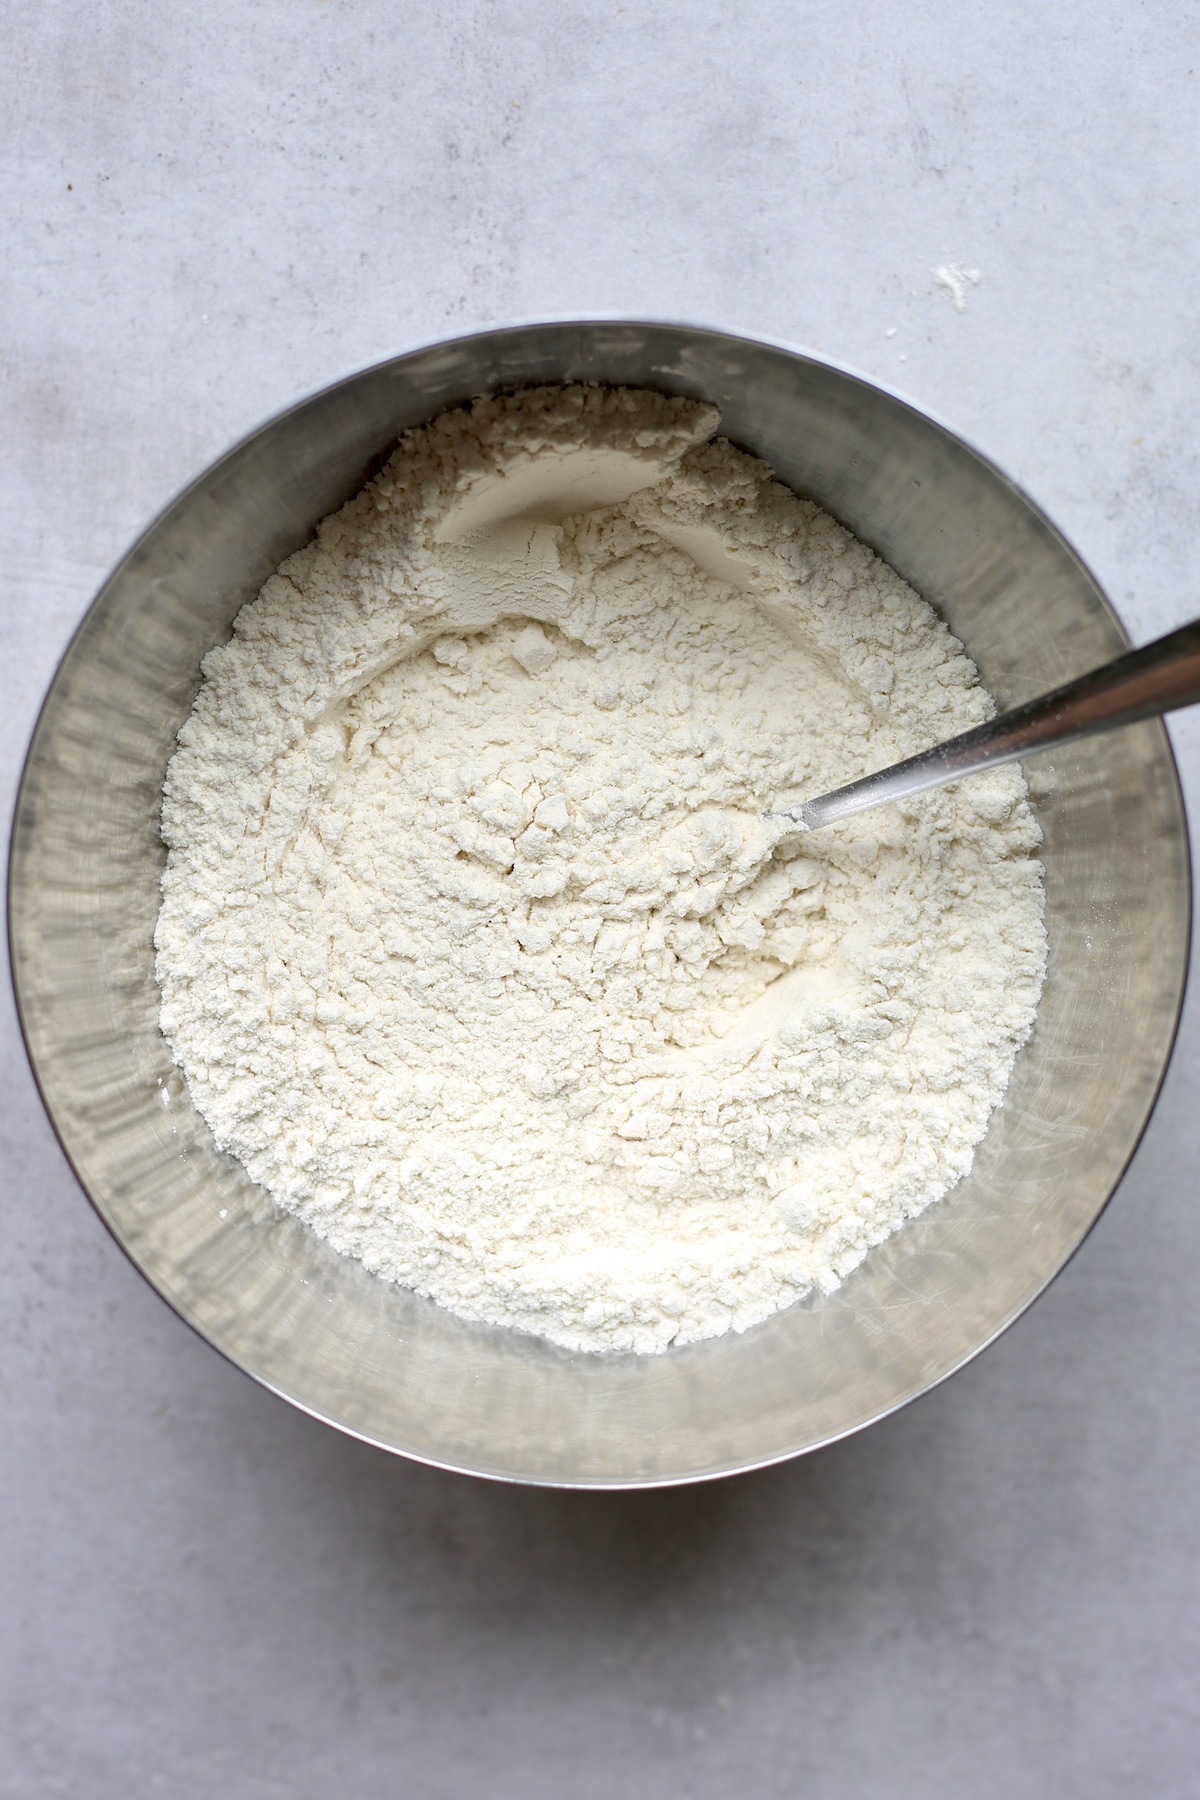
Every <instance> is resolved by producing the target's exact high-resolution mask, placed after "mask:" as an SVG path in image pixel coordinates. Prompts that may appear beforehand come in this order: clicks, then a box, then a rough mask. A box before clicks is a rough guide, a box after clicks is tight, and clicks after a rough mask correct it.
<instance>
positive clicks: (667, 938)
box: [156, 387, 1045, 1351]
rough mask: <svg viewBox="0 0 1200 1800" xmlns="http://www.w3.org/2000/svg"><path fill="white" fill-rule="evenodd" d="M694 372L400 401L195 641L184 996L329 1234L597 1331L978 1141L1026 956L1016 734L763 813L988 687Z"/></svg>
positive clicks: (170, 1032) (849, 771) (470, 1304)
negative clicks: (286, 542)
mask: <svg viewBox="0 0 1200 1800" xmlns="http://www.w3.org/2000/svg"><path fill="white" fill-rule="evenodd" d="M717 424H718V417H717V414H716V413H715V412H714V411H713V410H712V409H711V408H709V407H704V406H700V405H697V404H694V403H692V402H689V401H685V400H680V399H668V398H665V397H663V396H661V395H657V394H653V393H648V392H632V391H626V390H606V389H594V388H579V387H574V388H554V389H540V390H534V391H530V392H525V393H520V394H517V395H515V396H512V397H508V398H497V399H489V400H484V401H479V402H476V403H475V404H474V405H473V406H471V407H469V408H466V409H463V410H460V411H456V412H451V413H448V414H446V415H444V416H443V417H442V418H440V419H438V420H437V421H435V422H434V424H432V425H430V426H429V427H427V428H425V429H423V430H420V431H416V432H413V433H410V434H409V435H408V436H407V437H406V438H405V439H404V440H403V442H402V443H401V445H400V447H399V449H398V450H397V451H396V453H395V455H394V456H393V457H392V459H391V460H390V462H389V463H388V464H387V466H386V467H385V468H384V470H383V471H382V473H381V474H379V475H378V476H377V477H376V478H375V480H374V481H372V482H371V484H370V485H369V486H368V487H367V488H366V489H365V490H364V491H363V492H362V493H361V494H359V495H358V496H357V497H356V498H355V499H354V500H352V501H350V502H349V504H348V505H346V506H344V507H343V508H342V509H341V511H340V512H338V513H336V514H334V515H333V516H332V517H330V518H328V519H326V520H325V521H324V523H323V524H322V525H321V527H320V529H319V530H318V532H317V534H316V538H315V540H314V542H313V543H311V544H310V545H308V546H307V547H306V548H305V549H303V550H301V551H298V552H297V553H296V555H294V556H292V557H289V559H288V560H287V561H286V562H285V563H284V564H283V566H282V567H281V568H280V570H279V571H278V573H277V574H275V575H273V576H272V577H271V579H270V580H269V581H268V582H267V583H266V585H265V587H264V588H263V590H262V592H261V594H260V595H259V596H258V598H257V599H256V600H254V601H253V602H251V604H249V605H248V606H246V607H245V608H244V609H243V610H242V612H241V613H240V614H239V616H238V618H237V620H236V621H235V623H234V629H233V635H232V637H231V639H230V641H229V642H228V643H227V644H224V645H222V646H221V647H220V648H218V649H216V650H213V651H212V652H210V654H209V655H208V656H207V657H206V658H205V660H204V665H203V672H204V681H203V685H202V686H201V689H200V692H199V694H198V696H197V699H196V704H195V708H194V710H193V712H192V714H191V717H190V718H189V719H188V721H187V723H186V724H185V726H184V727H183V729H182V731H181V732H180V734H179V747H178V750H177V752H176V754H175V756H174V757H173V759H172V761H171V764H170V767H169V769H168V772H167V778H166V784H165V788H164V797H163V811H162V830H163V836H164V839H165V841H166V843H167V845H168V849H169V856H168V861H167V867H166V872H165V875H164V877H163V904H162V912H161V915H160V918H159V922H158V929H157V935H156V945H157V971H158V978H159V982H160V984H161V988H162V996H163V999H162V1015H161V1016H162V1027H163V1031H164V1033H165V1034H166V1037H167V1039H168V1041H169V1043H170V1045H171V1048H172V1051H173V1054H174V1056H175V1058H176V1060H177V1062H178V1063H179V1065H180V1067H181V1068H182V1069H183V1071H184V1073H185V1075H186V1077H187V1081H188V1085H189V1088H190V1090H191V1094H192V1097H193V1099H194V1101H195V1103H196V1105H197V1107H198V1108H199V1110H200V1112H201V1113H202V1115H203V1116H204V1118H205V1119H206V1120H207V1121H208V1123H209V1125H210V1126H211V1128H212V1131H213V1133H214V1136H215V1138H216V1141H217V1143H218V1144H219V1145H220V1146H221V1147H222V1148H223V1149H225V1150H227V1151H229V1152H231V1153H232V1154H233V1155H234V1156H235V1157H237V1158H238V1159H239V1160H240V1162H241V1163H242V1164H243V1165H244V1166H245V1168H246V1169H247V1170H248V1171H249V1173H250V1175H251V1176H252V1177H253V1178H254V1180H255V1181H257V1182H259V1183H261V1184H262V1185H263V1186H264V1187H265V1188H266V1189H267V1190H268V1191H269V1192H270V1193H271V1194H272V1195H273V1196H274V1197H275V1199H276V1200H277V1201H278V1202H279V1204H280V1205H282V1206H284V1207H286V1208H287V1209H289V1210H290V1211H292V1212H294V1213H296V1214H298V1215H299V1216H300V1217H301V1218H302V1219H304V1220H306V1221H307V1222H308V1223H309V1224H310V1225H311V1226H312V1227H313V1228H314V1229H315V1230H316V1231H318V1232H319V1233H320V1234H321V1235H322V1236H323V1237H325V1238H327V1239H328V1240H329V1242H330V1243H331V1244H332V1245H333V1246H334V1247H335V1248H336V1249H338V1250H339V1251H342V1252H344V1253H345V1254H347V1255H351V1256H356V1257H359V1258H361V1260H362V1261H363V1262H364V1263H365V1264H366V1266H367V1267H368V1268H369V1269H372V1270H375V1271H377V1272H378V1273H379V1274H380V1275H382V1276H385V1277H387V1278H388V1279H391V1280H394V1281H398V1282H402V1283H404V1284H405V1285H406V1286H408V1287H412V1288H415V1289H416V1290H417V1291H418V1292H419V1293H422V1294H426V1295H429V1296H430V1297H432V1299H434V1300H435V1301H437V1302H439V1303H440V1304H441V1305H443V1306H445V1307H448V1308H450V1309H451V1310H453V1311H454V1312H456V1313H459V1314H461V1315H463V1316H464V1317H467V1318H472V1319H482V1320H488V1321H493V1322H496V1323H500V1324H505V1325H510V1326H515V1327H518V1328H520V1329H522V1330H526V1331H532V1332H538V1333H541V1334H542V1335H544V1336H545V1337H548V1338H551V1339H553V1340H554V1341H555V1342H557V1343H560V1344H565V1345H568V1346H571V1347H573V1348H577V1349H585V1350H603V1349H618V1350H639V1351H656V1350H662V1349H665V1348H666V1347H667V1346H668V1345H671V1344H682V1343H687V1342H689V1341H691V1340H693V1339H697V1338H704V1337H711V1336H715V1335H717V1334H719V1333H721V1332H724V1331H727V1330H729V1329H731V1328H732V1329H734V1330H743V1329H745V1328H746V1327H747V1326H750V1325H753V1324H755V1323H756V1322H757V1321H759V1320H761V1319H764V1318H766V1317H767V1316H768V1315H769V1314H771V1313H773V1312H775V1311H776V1310H777V1309H778V1308H780V1307H784V1306H787V1305H789V1304H790V1303H791V1302H792V1301H794V1300H796V1299H798V1298H799V1297H801V1296H802V1295H804V1294H806V1293H808V1292H810V1291H811V1290H812V1289H813V1288H818V1289H821V1290H823V1291H829V1290H831V1289H832V1288H834V1287H835V1286H836V1285H837V1284H838V1282H839V1281H840V1280H841V1279H842V1278H844V1276H845V1275H846V1274H847V1273H848V1271H849V1270H851V1269H852V1268H854V1266H855V1265H856V1264H857V1263H858V1262H859V1261H860V1260H861V1258H862V1257H863V1255H864V1254H865V1253H866V1251H867V1250H868V1249H869V1247H870V1246H871V1245H873V1244H877V1243H879V1242H880V1240H881V1239H883V1238H885V1237H887V1236H888V1235H889V1233H891V1232H892V1231H894V1230H895V1229H896V1228H897V1227H898V1226H899V1225H901V1224H902V1223H903V1222H904V1220H906V1219H908V1218H910V1217H912V1216H913V1215H914V1214H915V1213H918V1212H920V1211H921V1210H922V1208H924V1207H926V1206H928V1205H929V1204H930V1202H932V1201H934V1200H936V1199H938V1198H939V1197H940V1196H941V1195H943V1194H945V1193H946V1191H947V1189H949V1188H950V1187H952V1186H953V1184H954V1183H955V1182H957V1181H958V1180H959V1179H960V1178H961V1177H962V1176H963V1175H964V1174H965V1173H966V1172H967V1170H968V1169H969V1168H970V1165H971V1158H972V1152H973V1148H974V1146H975V1144H976V1143H977V1142H978V1141H979V1139H980V1137H981V1136H982V1134H983V1132H984V1129H985V1127H986V1124H987V1120H988V1117H989V1114H990V1113H991V1111H992V1109H993V1108H994V1107H995V1106H996V1104H997V1102H998V1101H999V1099H1000V1097H1001V1095H1002V1094H1003V1092H1004V1088H1005V1085H1006V1083H1007V1080H1008V1077H1009V1073H1010V1070H1011V1067H1012V1062H1013V1058H1014V1055H1015V1053H1016V1051H1017V1049H1018V1048H1019V1046H1020V1045H1021V1043H1022V1042H1023V1041H1024V1039H1025V1038H1026V1037H1027V1035H1028V1033H1029V1031H1030V1028H1031V1025H1032V1022H1033V1017H1034V1011H1035V1008H1036V1005H1037V999H1038V995H1039V992H1040V987H1041V982H1042V977H1043V972H1044V965H1045V934H1044V931H1043V926H1042V911H1043V892H1042V874H1041V869H1040V866H1039V864H1038V863H1037V861H1036V860H1035V858H1034V857H1033V856H1032V855H1031V852H1032V851H1033V850H1034V849H1035V848H1036V845H1037V842H1038V835H1039V834H1038V830H1037V827H1036V825H1035V823H1034V821H1033V818H1032V816H1031V814H1030V811H1029V808H1028V806H1027V804H1026V799H1025V787H1024V783H1023V780H1022V778H1021V775H1020V773H1019V771H1017V770H1015V769H1012V768H1006V769H1001V770H997V771H994V772H992V773H990V774H988V775H984V776H980V777H977V778H975V779H973V780H971V781H969V782H965V783H963V784H961V786H960V787H958V788H956V789H952V790H949V791H945V792H942V793H937V794H932V795H926V796H922V797H920V798H918V799H916V800H913V801H912V802H910V803H908V804H907V805H904V806H901V807H892V808H888V809H885V810H882V811H880V812H877V813H873V814H869V815H866V816H864V817H863V818H861V819H855V820H850V821H848V822H847V823H845V824H843V825H841V826H838V827H836V828H834V829H831V830H827V831H823V832H819V833H814V834H813V835H812V836H811V837H808V838H806V839H805V840H804V841H803V847H802V848H799V847H798V846H797V844H796V843H795V841H793V842H792V843H791V844H788V843H787V842H784V843H779V842H778V841H777V834H776V833H774V832H772V831H771V830H769V829H768V828H767V826H766V825H764V823H763V820H762V815H763V814H764V813H765V812H767V811H768V810H770V809H771V808H773V807H780V806H785V805H788V804H792V803H795V802H797V801H799V800H802V799H804V798H806V797H808V796H810V795H812V794H816V793H821V792H823V791H826V790H828V789H830V788H833V787H837V786H839V785H840V784H842V783H843V782H846V781H849V780H851V779H853V778H854V777H855V776H858V775H861V774H864V773H866V772H867V771H869V770H871V769H874V768H878V767H881V766H883V765H884V764H887V763H890V762H892V761H895V760H896V759H898V758H900V757H903V756H906V755H910V754H912V753H913V752H915V751H917V750H919V749H923V748H925V747H926V746H927V745H928V744H929V743H931V742H932V741H934V740H935V739H938V738H941V737H945V736H948V735H950V734H952V733H954V732H958V731H961V730H964V729H966V728H967V727H968V726H971V725H975V724H978V723H979V722H980V721H981V720H982V719H985V718H987V717H988V716H990V714H991V712H992V711H993V708H992V704H991V701H990V700H989V698H988V696H987V695H986V693H985V692H984V691H983V690H982V688H981V687H980V686H979V685H978V681H977V678H976V672H975V669H974V667H973V666H972V664H971V663H970V661H969V660H968V659H967V657H966V656H965V655H964V654H963V651H962V648H961V646H960V645H959V644H958V643H957V642H956V640H955V639H954V638H953V637H951V636H950V634H949V632H948V631H947V630H946V628H945V626H944V625H942V624H941V623H940V622H939V621H938V620H937V618H936V617H935V615H934V614H933V613H932V612H931V610H930V609H929V607H928V606H926V605H925V604H924V602H923V601H921V600H920V599H919V598H918V596H917V595H916V594H914V593H913V592H912V590H911V589H910V588H908V587H907V586H906V585H905V583H904V582H903V581H901V580H900V578H899V577H898V576H897V575H896V574H894V573H893V571H892V570H890V569H889V568H887V567H886V566H885V565H884V564H883V563H881V562H880V561H879V559H878V558H877V557H876V556H874V555H873V554H872V552H871V551H869V550H868V549H866V548H865V547H864V546H863V545H862V544H860V543H858V542H857V541H856V540H855V539H854V538H853V537H851V536H850V534H849V533H848V532H846V531H845V530H843V529H842V528H841V527H840V526H839V525H837V524H836V523H835V521H834V520H833V519H831V518H830V517H829V516H828V515H827V514H826V513H824V512H822V511H821V510H820V509H819V508H817V507H816V506H814V505H812V504H810V503H808V502H805V501H802V500H799V499H797V498H796V497H795V496H794V495H793V494H791V493H790V492H789V491H787V490H786V489H785V488H783V487H782V486H781V485H780V484H779V483H777V482H776V481H774V480H773V478H772V476H771V474H770V471H769V470H768V469H767V468H766V467H764V465H763V464H761V463H759V462H757V461H755V460H754V459H752V458H751V457H748V456H746V455H744V454H742V453H741V452H739V451H737V450H735V449H734V448H732V447H731V446H730V445H729V444H728V443H725V442H723V441H720V440H714V432H715V430H716V427H717Z"/></svg>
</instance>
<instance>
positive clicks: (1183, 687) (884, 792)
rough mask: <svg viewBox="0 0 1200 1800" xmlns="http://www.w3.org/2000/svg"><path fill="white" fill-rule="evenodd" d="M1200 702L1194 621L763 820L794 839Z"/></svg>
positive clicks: (1199, 627) (1199, 626)
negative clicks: (790, 832)
mask: <svg viewBox="0 0 1200 1800" xmlns="http://www.w3.org/2000/svg"><path fill="white" fill-rule="evenodd" d="M1198 702H1200V619H1197V620H1195V621H1194V622H1193V623H1192V624H1190V625H1181V626H1180V628H1179V630H1178V631H1171V632H1168V633H1167V635H1166V637H1161V638H1156V639H1155V641H1154V642H1153V643H1152V644H1147V645H1146V646H1145V648H1144V649H1142V650H1131V651H1130V652H1129V654H1128V655H1127V656H1118V657H1117V658H1116V660H1115V661H1114V662H1110V663H1105V664H1104V665H1103V666H1102V667H1101V668H1099V669H1093V670H1092V672H1091V674H1090V675H1081V676H1080V677H1079V679H1078V680H1077V681H1068V682H1067V683H1066V685H1065V686H1064V687H1060V688H1055V689H1054V690H1053V692H1052V693H1049V694H1043V695H1042V696H1041V698H1040V699H1037V700H1027V701H1026V702H1025V703H1024V705H1023V706H1014V707H1013V708H1012V710H1011V711H1010V712H1006V713H1001V714H1000V716H999V718H996V719H991V720H989V721H988V723H987V724H986V725H977V726H976V727H975V728H974V730H973V731H964V732H963V734H962V736H961V737H955V738H949V739H948V740H947V742H946V743H944V744H935V745H934V747H933V749H932V750H922V751H921V753H920V755H919V756H910V757H909V758H908V759H907V760H906V761H905V762H900V763H893V765H892V766H891V768H890V769H880V770H879V771H878V773H877V774H875V775H864V776H863V777H862V779H861V780H860V781H851V782H849V783H848V784H847V786H846V787H840V788H835V789H834V791H833V792H832V793H831V794H821V795H819V796H818V798H817V799H815V800H806V801H804V803H803V805H801V806H795V807H790V808H788V809H787V810H786V811H784V812H773V813H768V814H767V817H768V819H770V820H772V821H774V822H777V823H779V824H782V823H783V822H784V821H785V820H786V821H789V822H790V825H791V828H792V829H793V830H794V831H817V830H819V829H820V827H821V826H823V825H836V824H837V823H838V822H839V820H841V819H848V818H850V817H851V816H852V815H853V814H854V813H860V812H867V811H869V810H870V808H871V807H873V806H886V805H887V804H888V802H889V801H892V800H906V799H907V798H908V796H909V795H910V794H920V793H922V792H923V791H924V790H925V789H926V788H936V787H944V786H945V785H946V783H947V782H950V781H960V780H961V779H962V777H963V776H964V775H974V774H977V773H978V772H979V770H981V769H994V768H995V767H996V765H997V764H998V763H1005V762H1012V761H1014V760H1015V758H1017V757H1019V756H1028V755H1029V754H1030V752H1031V751H1033V750H1045V749H1048V748H1049V746H1050V745H1051V744H1061V743H1062V742H1063V741H1064V740H1065V739H1067V738H1081V737H1091V736H1093V735H1094V734H1095V733H1096V732H1099V731H1111V730H1112V729H1113V727H1114V726H1116V725H1132V724H1133V723H1134V721H1135V720H1137V719H1150V718H1154V717H1155V716H1156V715H1157V714H1159V713H1166V712H1172V711H1174V709H1175V708H1176V707H1179V706H1194V705H1196V704H1197V703H1198Z"/></svg>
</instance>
